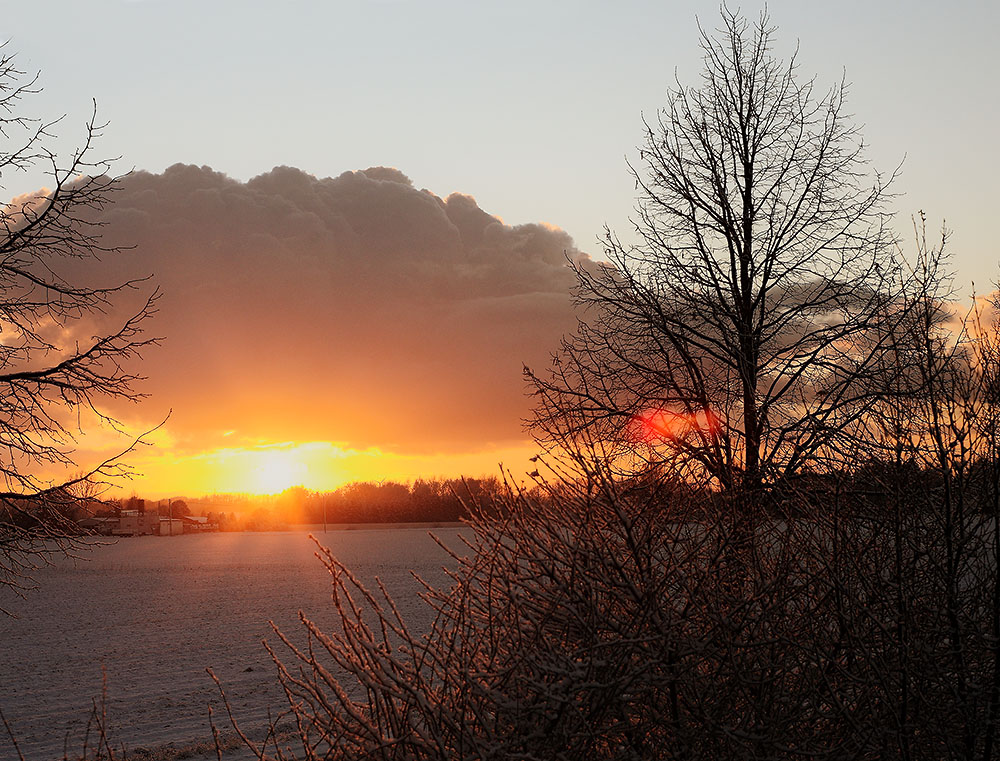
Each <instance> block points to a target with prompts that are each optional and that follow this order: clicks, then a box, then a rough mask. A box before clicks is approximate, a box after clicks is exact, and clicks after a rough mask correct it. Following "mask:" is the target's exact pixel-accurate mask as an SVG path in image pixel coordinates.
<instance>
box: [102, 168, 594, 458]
mask: <svg viewBox="0 0 1000 761" xmlns="http://www.w3.org/2000/svg"><path fill="white" fill-rule="evenodd" d="M106 221H107V222H108V227H107V231H108V233H107V234H108V242H110V243H116V244H123V245H133V246H135V248H134V250H133V251H132V252H131V253H128V254H126V255H124V256H122V257H116V258H115V260H114V262H113V263H109V266H113V267H114V268H115V269H116V273H115V276H117V277H133V276H136V275H142V274H145V273H152V274H153V275H154V276H155V279H156V282H157V284H158V285H159V287H160V288H161V289H162V291H163V294H164V296H163V300H162V304H161V310H160V314H159V315H158V317H157V320H156V322H155V324H154V325H153V332H155V333H157V334H161V335H163V336H164V337H165V342H164V344H163V347H162V348H160V349H158V350H157V351H155V352H153V353H152V354H150V355H149V357H148V359H147V360H146V363H145V366H144V370H145V372H146V373H147V374H148V375H149V376H150V381H149V384H148V387H149V390H150V391H151V392H152V393H153V399H154V400H155V402H156V403H157V404H160V405H165V406H170V407H173V408H174V410H175V412H174V418H173V419H172V421H171V427H172V429H173V431H174V432H175V435H178V436H180V438H181V439H182V440H184V439H185V437H188V438H189V439H190V443H191V446H192V447H200V446H206V445H207V444H206V443H205V442H206V436H207V437H211V436H212V435H214V434H215V433H216V432H222V431H228V430H232V429H237V430H238V431H240V432H241V434H243V435H246V436H259V437H261V438H269V439H272V440H290V439H295V440H320V439H325V440H333V441H339V442H345V443H347V444H348V445H350V446H357V447H367V446H373V445H374V446H383V447H396V448H399V449H405V450H408V451H448V450H459V449H468V448H474V447H485V446H487V445H489V444H494V443H503V442H510V441H513V440H517V439H519V438H522V437H523V434H522V431H521V423H520V420H521V418H522V417H524V416H525V415H526V413H527V411H528V409H527V405H528V402H527V399H526V397H525V395H524V387H523V383H522V381H521V377H520V368H521V365H522V363H528V364H533V365H544V364H546V362H547V358H548V355H549V352H550V351H551V350H552V349H554V348H555V347H556V345H557V343H558V339H559V337H560V336H561V335H562V334H563V333H566V332H568V331H570V330H572V329H573V327H574V324H575V322H574V317H573V311H572V306H571V303H570V298H569V290H570V288H571V286H572V283H573V278H572V273H571V272H570V271H569V270H568V268H567V267H566V256H567V255H569V256H571V257H576V258H580V257H582V256H583V255H582V254H580V252H579V251H577V250H576V249H575V247H574V245H573V241H572V240H571V239H570V237H569V236H568V235H567V234H566V233H565V232H563V231H561V230H558V229H555V228H551V227H548V226H546V225H535V224H529V225H521V226H516V227H511V226H508V225H504V224H503V223H502V222H501V221H500V220H499V219H497V218H496V217H493V216H491V215H490V214H489V213H487V212H486V211H484V210H483V209H480V208H479V206H478V205H477V204H476V202H475V200H474V199H473V198H472V197H471V196H468V195H462V194H458V193H455V194H452V195H450V196H448V197H447V198H445V199H442V198H440V197H438V196H436V195H434V194H433V193H431V192H429V191H426V190H419V189H417V188H415V187H414V186H413V184H412V182H411V181H410V180H409V179H408V178H407V177H406V176H405V175H404V174H403V173H401V172H400V171H398V170H396V169H391V168H385V167H375V168H371V169H366V170H364V171H360V172H346V173H344V174H342V175H340V176H339V177H336V178H325V179H317V178H316V177H313V176H311V175H309V174H306V173H305V172H302V171H299V170H297V169H291V168H288V167H278V168H276V169H274V170H272V171H271V172H268V173H267V174H264V175H261V176H259V177H255V178H253V179H252V180H250V181H249V182H246V183H241V182H238V181H235V180H233V179H231V178H229V177H226V176H225V175H223V174H220V173H218V172H214V171H212V170H211V169H209V168H208V167H195V166H183V165H177V166H173V167H171V168H169V169H167V170H166V171H165V172H164V173H163V174H149V173H146V172H136V173H135V174H133V175H131V176H129V177H128V178H126V179H125V180H124V181H123V183H122V187H121V189H120V191H119V192H118V193H117V195H116V199H115V203H114V205H113V207H111V208H110V209H109V210H108V211H107V212H106ZM251 429H253V430H251Z"/></svg>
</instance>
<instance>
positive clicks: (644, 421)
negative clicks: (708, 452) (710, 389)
mask: <svg viewBox="0 0 1000 761" xmlns="http://www.w3.org/2000/svg"><path fill="white" fill-rule="evenodd" d="M629 429H630V431H631V433H632V435H633V436H634V437H635V438H636V439H638V440H640V441H644V442H646V443H649V444H651V443H654V442H656V441H675V440H677V439H683V438H686V437H687V436H689V435H691V434H694V433H699V434H704V435H708V436H714V435H715V434H716V433H717V432H718V430H719V421H718V418H716V416H715V415H714V414H712V412H711V411H710V410H707V409H706V410H699V411H697V412H693V413H692V412H676V411H674V410H670V409H666V408H653V409H649V410H644V411H643V412H641V413H640V414H638V415H636V416H635V417H633V418H632V420H631V421H630V423H629Z"/></svg>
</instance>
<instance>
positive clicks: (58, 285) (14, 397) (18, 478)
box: [0, 50, 156, 589]
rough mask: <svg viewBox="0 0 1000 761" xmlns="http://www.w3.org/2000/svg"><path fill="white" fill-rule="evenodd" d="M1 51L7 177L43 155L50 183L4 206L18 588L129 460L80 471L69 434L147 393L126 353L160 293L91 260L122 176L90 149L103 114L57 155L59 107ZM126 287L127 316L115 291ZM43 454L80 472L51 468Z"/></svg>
mask: <svg viewBox="0 0 1000 761" xmlns="http://www.w3.org/2000/svg"><path fill="white" fill-rule="evenodd" d="M0 52H2V55H0V135H2V138H3V139H4V141H5V145H4V146H3V147H2V148H0V181H3V182H9V181H10V178H11V177H12V176H14V175H17V174H20V173H26V172H30V171H37V170H39V169H42V170H44V171H45V174H46V177H47V181H46V184H47V185H48V186H49V187H48V188H46V189H44V190H40V191H38V192H37V193H33V194H30V195H28V196H22V197H19V198H17V199H14V200H13V201H11V202H9V203H8V204H7V205H6V206H5V207H3V208H2V209H0V387H2V393H0V441H2V445H3V446H2V448H0V481H2V483H0V585H4V586H10V587H14V588H15V589H18V588H20V587H21V586H22V585H23V584H24V582H25V581H26V580H27V578H28V577H27V576H26V574H27V573H28V572H30V569H31V567H33V566H34V565H35V564H37V563H38V562H44V561H45V560H46V559H47V558H48V557H50V556H51V555H52V554H53V553H59V552H64V551H67V550H69V549H72V548H73V547H74V546H75V545H76V542H75V539H74V538H73V537H74V535H75V534H78V533H79V530H78V529H77V527H76V523H75V521H73V520H72V518H73V517H74V516H73V513H74V511H75V510H77V509H78V508H79V507H80V506H81V505H86V504H88V503H90V502H91V501H92V500H93V499H94V497H95V495H97V494H99V492H100V490H101V488H100V487H101V486H102V484H105V483H106V482H107V480H108V479H110V478H115V477H117V476H121V475H124V474H127V472H128V471H127V467H126V465H125V464H124V463H123V461H122V459H121V455H119V456H116V457H112V458H110V459H108V460H106V461H104V462H100V463H94V464H92V465H90V466H89V467H88V466H83V470H82V471H80V470H79V466H78V465H77V464H75V463H74V444H75V442H76V439H77V436H78V435H79V433H80V432H81V431H82V430H83V427H84V426H85V425H86V424H87V423H88V421H97V422H99V423H100V424H104V425H110V426H112V427H114V428H116V429H118V430H121V428H120V426H119V425H118V423H117V421H116V419H115V417H114V416H113V415H112V414H110V413H109V412H108V411H107V405H106V403H107V402H109V401H136V400H138V399H139V398H140V396H141V395H140V394H139V393H138V392H137V391H136V388H135V383H136V381H138V380H139V379H140V378H139V375H137V374H136V372H135V370H134V369H131V366H132V360H134V359H136V358H138V357H139V354H140V352H141V351H142V349H143V348H145V347H147V346H149V345H150V344H152V343H154V342H155V339H151V338H149V337H147V336H144V335H143V332H142V331H143V327H144V324H145V322H146V320H147V318H149V317H150V316H151V314H152V313H153V312H154V309H155V298H156V295H155V293H153V294H148V293H147V294H145V295H144V294H143V293H142V290H141V288H140V283H141V281H129V282H124V283H115V284H111V285H104V284H99V283H94V282H93V281H94V280H95V277H94V276H93V275H92V274H91V273H90V270H91V269H92V268H94V264H96V262H97V261H98V260H99V259H100V258H101V257H103V256H105V255H108V256H110V255H115V254H118V253H119V250H118V249H115V248H109V247H106V246H104V245H102V243H101V235H100V233H101V227H102V224H103V223H102V222H101V220H100V212H101V210H102V209H103V208H104V207H105V206H106V205H107V204H108V203H109V201H110V200H111V196H112V194H113V192H114V189H115V183H116V179H115V178H114V177H111V176H109V170H110V164H109V162H108V161H104V160H96V159H94V158H93V156H92V154H93V144H94V141H95V140H96V138H97V137H98V136H99V135H100V132H101V129H102V125H100V124H98V123H97V122H96V121H95V120H94V118H91V120H90V121H89V122H88V123H87V125H86V134H85V138H84V140H83V144H82V146H81V147H80V148H78V149H77V150H75V151H73V152H72V154H71V155H70V156H68V157H67V158H66V159H65V160H61V159H60V157H59V156H58V155H57V154H56V153H55V151H54V150H53V148H52V147H51V145H52V141H53V140H54V129H55V126H56V125H57V123H58V121H59V120H56V121H52V122H46V121H40V120H35V119H31V118H29V117H27V116H25V115H23V114H22V112H21V108H22V100H23V99H24V98H25V97H26V96H30V95H31V94H33V93H36V92H37V91H38V90H37V76H35V77H29V76H26V75H25V73H24V72H23V71H20V70H19V69H18V68H17V65H16V63H15V61H14V57H13V56H12V55H10V54H9V53H7V51H6V50H2V51H0ZM128 292H134V294H135V297H134V298H131V301H133V302H134V303H133V306H132V307H131V309H130V311H129V312H128V313H127V314H126V315H125V316H124V317H122V316H120V313H121V309H122V307H121V304H117V305H116V302H120V301H122V297H125V296H127V294H128ZM45 468H49V469H52V468H57V469H58V468H62V469H63V470H64V471H65V470H66V469H77V474H76V475H74V476H72V477H68V478H57V479H55V480H54V479H53V477H52V476H51V473H50V474H49V475H48V476H44V475H43V472H44V470H45Z"/></svg>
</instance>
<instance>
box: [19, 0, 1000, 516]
mask: <svg viewBox="0 0 1000 761" xmlns="http://www.w3.org/2000/svg"><path fill="white" fill-rule="evenodd" d="M761 5H762V4H761V3H758V2H754V3H742V4H741V7H742V9H743V10H744V12H746V13H747V14H749V15H755V14H756V13H757V11H758V9H759V8H760V7H761ZM768 8H769V10H770V14H771V17H772V21H773V23H775V24H776V25H777V26H778V27H779V31H778V34H777V39H778V45H779V47H778V49H777V50H776V52H777V53H779V54H782V55H784V54H787V53H788V52H790V51H791V50H793V49H794V46H795V44H796V41H798V44H799V46H800V53H799V61H800V73H801V75H802V76H803V77H808V76H811V75H814V74H815V75H816V77H817V80H818V84H819V85H820V86H821V87H822V89H825V88H826V87H827V86H828V85H830V84H832V83H834V82H835V81H837V80H839V78H840V77H841V76H846V78H847V80H848V81H849V82H851V83H852V86H851V89H850V100H849V109H850V110H851V111H852V112H853V113H854V114H855V118H856V120H857V122H858V123H859V124H862V125H863V132H864V135H865V139H866V142H867V143H868V144H869V145H870V146H871V147H870V150H869V156H870V158H871V160H872V163H873V165H874V167H875V168H877V169H879V170H881V171H884V172H891V171H892V170H893V169H895V167H896V166H897V165H898V164H899V163H900V162H901V161H903V159H904V158H905V163H904V164H903V170H902V175H901V177H900V179H899V181H898V183H897V185H896V190H897V192H898V193H900V194H901V195H900V197H899V198H898V199H897V201H896V208H897V210H898V212H899V218H898V220H897V224H898V227H899V229H900V231H902V232H905V231H906V230H907V229H908V228H909V225H910V222H909V220H910V215H911V214H913V213H915V212H916V211H917V210H919V209H923V210H924V211H926V212H927V214H928V219H929V220H930V222H931V224H932V225H933V226H935V227H936V226H938V225H939V224H940V223H941V221H942V220H947V224H948V226H949V227H950V228H952V229H953V231H954V234H953V237H952V251H953V253H954V267H955V270H956V273H957V280H956V284H957V287H959V290H960V291H961V292H963V293H964V292H967V291H968V290H970V288H971V286H970V285H969V284H970V283H971V281H973V280H975V281H976V284H977V288H978V290H979V291H983V290H988V289H989V288H990V283H991V282H992V281H994V280H996V279H997V278H998V277H1000V272H998V267H997V262H998V259H1000V246H998V244H997V242H996V241H997V236H996V233H995V230H994V229H993V226H994V220H995V218H996V207H997V202H998V200H1000V199H998V197H997V191H996V184H995V183H996V179H995V178H996V177H997V176H998V175H1000V158H998V155H1000V152H998V150H997V146H996V142H995V141H996V132H997V128H996V125H997V124H998V123H1000V89H998V88H997V85H996V81H995V80H996V75H997V73H998V71H1000V53H998V52H997V51H998V47H997V45H996V43H995V39H994V37H995V34H996V30H997V29H998V28H1000V5H998V4H997V3H996V2H993V0H989V1H986V0H984V1H983V2H956V3H951V4H944V3H931V2H874V3H873V2H871V1H870V0H868V1H867V2H863V3H862V2H859V1H855V0H848V1H846V2H840V3H816V2H793V0H772V1H771V2H769V3H768ZM3 11H4V13H3V18H4V21H5V24H4V30H3V36H4V37H5V38H9V39H10V43H9V49H11V50H13V51H16V52H17V54H18V60H19V63H20V65H21V68H23V69H26V70H29V71H34V70H37V69H40V70H41V71H42V79H41V84H42V85H43V87H44V91H43V93H41V94H40V95H38V96H35V97H33V98H31V99H30V100H28V101H26V103H25V110H26V111H30V112H31V113H32V114H34V115H38V116H42V117H45V118H53V117H56V116H59V115H60V114H66V115H67V117H66V120H65V121H64V123H63V124H62V125H61V126H60V128H59V133H60V135H61V140H60V142H59V143H58V145H59V146H60V147H61V148H62V149H64V150H67V151H68V150H70V149H71V148H73V147H74V146H75V145H76V144H77V143H78V142H79V140H80V137H81V135H82V134H83V130H82V124H83V122H84V120H85V119H86V117H87V116H88V114H89V111H90V108H91V100H92V99H95V100H96V101H97V103H98V109H99V116H100V118H101V119H102V120H108V121H109V122H110V125H109V127H108V128H107V129H106V130H105V133H104V137H103V139H102V142H101V144H100V146H99V151H100V152H101V153H102V154H103V155H112V156H118V155H120V156H121V157H122V158H121V159H120V161H119V162H118V163H117V165H116V166H117V168H118V170H119V171H120V172H126V171H128V170H130V169H132V168H134V169H135V170H137V171H136V172H135V174H134V175H133V176H131V177H129V178H128V179H127V180H126V181H125V182H124V185H123V189H122V192H121V193H120V194H119V195H118V197H117V200H116V204H115V207H114V209H113V210H112V211H111V212H110V215H109V221H110V223H111V224H110V226H109V228H108V235H109V238H110V240H111V242H114V243H121V244H124V245H135V246H136V249H135V250H134V251H133V252H132V253H130V254H128V255H127V256H126V257H124V258H123V259H122V261H119V262H114V263H110V264H109V268H110V269H109V272H110V274H111V275H113V276H114V277H123V276H126V275H141V274H146V273H153V274H154V275H155V279H156V282H157V283H158V285H159V287H160V288H161V289H162V291H163V293H164V296H163V301H162V303H161V310H160V314H159V315H158V318H157V320H156V322H155V324H154V325H153V326H152V328H151V330H152V332H153V333H155V334H157V335H162V336H163V337H164V339H165V340H164V343H163V346H162V347H161V348H159V349H157V350H155V351H152V352H150V353H149V355H148V357H147V359H146V361H145V363H144V365H143V371H144V372H145V373H146V374H147V375H149V378H150V380H149V382H148V384H147V385H146V386H145V387H144V390H145V391H148V392H149V393H150V397H149V398H148V399H147V400H146V401H145V402H144V403H143V404H142V405H140V406H138V407H130V408H128V409H123V410H120V411H119V414H120V415H121V417H122V419H123V420H124V422H125V423H126V424H127V425H128V426H129V428H130V429H132V430H140V429H142V428H144V427H148V426H150V425H153V424H155V422H156V421H158V420H160V419H162V418H163V416H164V415H166V413H167V411H168V410H170V409H172V410H173V413H172V416H171V418H170V420H169V421H168V422H167V424H166V425H165V426H164V427H163V428H161V429H160V430H159V431H157V433H156V434H154V435H153V436H152V438H151V443H152V444H153V446H152V447H149V448H145V449H143V450H142V451H141V452H139V453H138V455H137V456H136V457H135V458H134V463H135V465H136V466H137V467H138V468H139V469H140V470H141V471H143V473H144V475H143V476H141V477H140V478H138V479H137V480H136V481H135V482H133V483H132V484H130V485H127V486H125V487H123V488H124V489H126V490H127V491H133V490H134V491H136V492H138V493H140V494H143V495H147V496H153V497H156V496H167V495H181V494H186V495H190V496H193V495H197V494H200V493H206V492H213V491H220V492H221V491H230V492H235V491H247V492H262V493H267V492H272V491H280V490H281V489H283V488H284V487H286V486H289V485H292V484H295V483H302V484H304V485H306V486H307V487H309V488H314V489H326V488H332V487H335V486H337V485H338V484H340V483H342V482H344V481H347V480H353V479H356V478H365V479H376V480H377V479H381V478H400V479H406V478H412V477H414V476H416V475H429V476H430V475H443V476H452V475H456V474H459V473H467V474H472V475H478V474H481V473H493V472H496V467H497V463H498V462H501V461H502V462H504V463H505V464H507V465H509V466H511V467H512V468H513V469H514V470H515V471H517V470H518V469H520V471H521V472H523V470H524V469H525V467H526V458H527V456H528V455H529V454H530V453H531V452H532V451H533V450H532V447H531V446H530V444H529V443H528V442H527V440H526V437H525V434H524V432H523V431H522V429H521V424H520V419H521V418H522V417H523V416H524V415H526V414H527V411H528V401H527V399H526V397H525V395H524V390H525V389H524V385H523V382H522V380H521V375H520V371H521V365H522V363H527V364H529V365H532V366H535V367H538V366H544V365H545V363H546V358H547V356H548V353H549V352H550V351H551V350H553V349H554V348H556V346H557V343H558V340H559V337H560V336H561V335H562V334H564V333H566V332H567V331H569V330H571V329H572V327H573V324H574V323H573V319H574V318H573V314H572V310H571V307H570V303H569V299H568V296H567V293H568V288H569V286H570V284H571V282H572V281H571V278H570V277H569V275H568V273H567V272H566V269H565V256H566V255H569V256H571V257H578V258H584V257H590V258H591V259H600V258H601V256H602V251H601V247H600V243H599V238H600V236H601V235H602V229H603V227H604V225H608V226H610V227H611V228H612V229H614V230H615V231H617V232H618V233H619V234H620V235H621V237H622V238H623V239H625V240H628V235H629V221H628V219H629V215H630V213H631V209H632V205H633V201H634V197H635V188H634V184H633V181H632V180H631V178H630V177H629V175H628V172H627V167H626V163H625V162H626V159H627V158H634V157H635V153H636V151H635V146H636V145H637V143H638V142H639V141H640V138H641V127H642V122H641V119H642V115H643V114H646V115H647V116H653V115H654V114H655V110H656V108H657V107H658V106H660V105H661V103H662V97H663V93H664V91H665V89H666V88H667V87H668V86H670V85H671V84H672V81H673V77H674V74H675V72H676V75H677V76H678V77H679V79H680V80H681V82H682V83H685V84H697V78H698V76H699V72H700V68H701V61H700V57H699V51H698V47H697V43H698V33H697V26H696V17H697V18H699V19H700V20H701V22H702V23H703V24H704V25H705V26H707V27H714V26H715V25H716V19H717V16H718V4H717V3H716V2H694V1H689V2H669V3H668V2H627V1H623V2H614V3H612V2H606V1H604V0H602V1H600V2H530V3H529V2H505V3H470V2H457V1H456V2H436V1H434V0H426V1H422V2H417V1H416V0H412V1H410V2H407V1H406V0H400V1H397V2H393V1H391V0H384V1H382V2H377V1H374V0H371V1H361V0H344V1H340V0H338V1H337V2H319V1H314V2H307V1H306V0H295V1H293V2H235V1H231V0H218V1H213V2H197V3H196V2H187V1H186V0H94V1H93V2H86V3H82V2H79V0H54V1H50V2H46V3H38V2H34V3H33V2H19V3H4V8H3ZM3 183H4V188H3V192H4V193H5V194H6V195H7V196H15V195H19V194H22V193H27V192H31V191H33V190H35V189H37V188H38V187H39V186H40V185H43V184H44V183H45V180H44V177H43V176H41V175H33V174H25V175H23V176H18V177H4V178H3ZM424 189H426V190H424ZM111 438H112V437H111V436H110V435H107V436H104V437H103V438H101V437H93V436H92V437H90V438H89V439H87V440H86V442H85V446H84V448H83V450H82V451H81V452H80V460H81V461H80V464H81V465H85V464H86V462H87V460H88V458H93V457H97V456H98V455H99V453H100V452H101V451H103V448H104V447H106V446H112V445H113V442H112V441H111Z"/></svg>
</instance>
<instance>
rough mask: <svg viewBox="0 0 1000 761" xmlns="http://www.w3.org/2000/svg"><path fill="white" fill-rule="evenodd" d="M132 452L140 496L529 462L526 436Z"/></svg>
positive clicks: (133, 489) (260, 489) (166, 443)
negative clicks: (486, 442)
mask: <svg viewBox="0 0 1000 761" xmlns="http://www.w3.org/2000/svg"><path fill="white" fill-rule="evenodd" d="M158 438H159V440H158V441H157V445H156V446H154V447H151V448H149V449H148V450H143V451H141V452H138V453H136V456H134V457H133V458H132V459H131V462H132V464H133V465H134V466H135V468H136V470H137V472H138V473H139V475H138V476H137V477H136V478H135V479H134V480H132V481H128V482H124V483H122V484H121V486H120V489H122V490H127V493H135V494H138V495H140V496H143V497H147V498H152V499H159V498H162V497H167V496H182V495H183V496H188V497H196V496H201V495H205V494H224V493H228V494H258V495H264V494H278V493H280V492H282V491H284V490H285V489H287V488H289V487H291V486H304V487H305V488H306V489H309V490H311V491H332V490H334V489H337V488H339V487H340V486H343V485H344V484H346V483H349V482H351V481H382V480H391V481H400V482H406V481H412V480H414V479H417V478H455V477H458V476H462V475H465V476H472V477H479V476H484V475H499V473H500V470H499V464H500V463H503V465H504V466H505V467H509V468H510V469H511V471H512V472H513V473H514V475H515V477H517V476H518V475H519V474H523V473H526V472H528V471H529V470H533V469H534V465H532V464H531V463H530V462H529V458H530V457H531V456H532V455H534V454H536V453H537V447H536V446H535V445H534V444H533V443H531V442H527V441H525V442H523V443H519V442H514V443H512V444H508V445H506V446H497V447H494V448H490V449H484V450H482V451H479V452H468V453H460V454H451V453H443V452H442V453H405V452H387V451H383V450H381V449H378V448H376V447H372V448H369V449H352V448H349V447H344V446H342V445H340V444H337V443H334V442H329V441H310V442H303V443H297V442H283V443H263V442H261V443H257V444H249V443H248V444H247V445H244V446H232V447H226V448H218V449H212V450H208V451H204V452H198V453H183V452H181V451H178V450H177V449H176V443H175V442H174V441H172V440H171V438H170V437H169V435H164V436H161V437H158Z"/></svg>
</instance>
